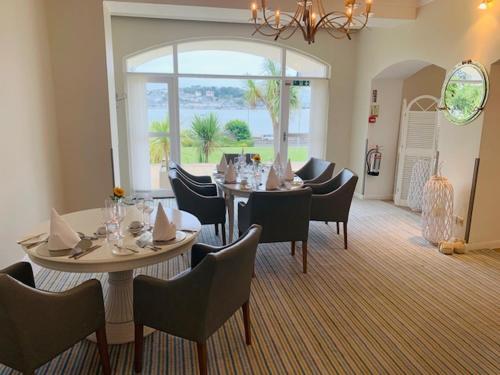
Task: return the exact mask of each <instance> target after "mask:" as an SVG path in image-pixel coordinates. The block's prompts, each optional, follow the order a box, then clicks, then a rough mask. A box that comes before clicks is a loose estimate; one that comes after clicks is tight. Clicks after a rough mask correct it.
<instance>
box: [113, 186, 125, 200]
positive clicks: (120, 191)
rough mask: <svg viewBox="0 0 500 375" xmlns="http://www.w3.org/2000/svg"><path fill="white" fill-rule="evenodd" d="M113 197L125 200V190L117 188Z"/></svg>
mask: <svg viewBox="0 0 500 375" xmlns="http://www.w3.org/2000/svg"><path fill="white" fill-rule="evenodd" d="M113 195H114V196H115V197H117V198H123V197H124V196H125V190H124V189H122V188H121V187H119V186H117V187H115V188H114V189H113Z"/></svg>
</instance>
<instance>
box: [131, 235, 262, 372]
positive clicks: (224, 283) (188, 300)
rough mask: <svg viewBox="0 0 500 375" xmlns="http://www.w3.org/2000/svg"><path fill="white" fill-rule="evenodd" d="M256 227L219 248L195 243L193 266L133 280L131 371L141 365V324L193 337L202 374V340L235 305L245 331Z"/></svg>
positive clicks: (248, 338)
mask: <svg viewBox="0 0 500 375" xmlns="http://www.w3.org/2000/svg"><path fill="white" fill-rule="evenodd" d="M260 233H261V228H260V227H258V226H253V227H251V228H250V229H249V231H248V232H247V233H246V234H245V235H244V236H243V237H242V238H240V239H239V240H238V241H236V242H235V243H233V244H231V245H229V246H226V247H223V248H220V249H218V248H214V247H211V246H207V245H203V244H196V245H194V246H193V249H192V254H195V255H194V256H193V257H194V258H195V259H196V261H195V262H194V263H193V264H191V266H192V268H191V269H190V270H188V271H185V272H183V273H182V274H180V275H178V276H177V277H175V278H174V279H171V280H168V281H166V280H159V279H156V278H152V277H149V276H142V275H141V276H137V277H136V278H135V280H134V321H135V371H136V372H140V371H141V370H142V352H143V339H144V333H143V332H144V326H148V327H152V328H155V329H157V330H160V331H163V332H166V333H168V334H171V335H174V336H178V337H182V338H184V339H187V340H191V341H194V342H196V344H197V349H198V363H199V369H200V373H201V374H206V373H207V344H206V342H207V339H208V338H209V337H210V336H212V334H213V333H214V332H215V331H217V330H218V329H219V328H220V327H221V326H222V325H223V324H224V323H225V322H226V321H227V320H228V319H229V318H230V317H231V316H232V315H233V314H234V313H235V312H236V311H237V310H238V309H239V308H242V310H243V319H244V325H245V339H246V343H247V345H250V344H251V335H250V286H251V281H252V273H253V268H254V263H255V253H256V251H257V246H258V244H259V237H260Z"/></svg>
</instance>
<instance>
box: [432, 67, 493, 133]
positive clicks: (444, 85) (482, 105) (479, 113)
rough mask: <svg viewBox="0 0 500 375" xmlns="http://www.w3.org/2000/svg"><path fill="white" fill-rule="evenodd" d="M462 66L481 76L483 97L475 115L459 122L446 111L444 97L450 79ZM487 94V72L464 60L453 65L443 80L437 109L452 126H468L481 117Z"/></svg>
mask: <svg viewBox="0 0 500 375" xmlns="http://www.w3.org/2000/svg"><path fill="white" fill-rule="evenodd" d="M464 66H472V67H474V68H475V69H476V70H477V71H478V72H479V74H481V76H482V77H483V80H484V97H483V100H482V102H481V104H480V105H479V107H477V108H476V113H475V114H474V115H473V116H472V117H470V118H468V119H467V120H463V121H459V120H457V119H456V118H455V117H453V116H452V115H451V114H450V111H449V110H448V107H447V106H446V103H445V97H446V89H447V88H448V85H449V84H450V81H451V78H452V77H453V76H454V75H455V73H456V72H457V71H459V70H460V69H461V68H463V67H464ZM489 94H490V80H489V76H488V72H487V71H486V69H485V67H484V66H483V65H482V64H481V63H479V62H477V61H472V60H465V61H462V62H461V63H460V64H457V65H455V66H454V67H453V69H452V70H450V71H449V72H448V74H447V75H446V79H445V80H444V83H443V87H442V89H441V106H440V107H439V110H441V111H443V112H444V115H445V117H446V119H447V120H448V121H449V122H450V123H452V124H454V125H459V126H464V125H467V124H470V123H471V122H472V121H474V120H475V119H477V118H478V117H479V116H480V115H481V113H483V111H484V108H485V107H486V103H487V102H488V97H489Z"/></svg>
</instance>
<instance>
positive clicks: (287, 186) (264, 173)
mask: <svg viewBox="0 0 500 375" xmlns="http://www.w3.org/2000/svg"><path fill="white" fill-rule="evenodd" d="M269 169H270V168H269V166H263V167H261V168H260V169H259V171H258V173H257V174H258V176H255V173H253V172H249V169H248V168H247V169H243V171H241V170H240V171H239V172H237V174H236V176H237V177H236V181H235V182H233V183H226V181H225V177H224V174H223V173H218V172H217V171H215V172H214V173H213V174H212V180H213V181H214V182H215V184H216V186H217V190H218V192H219V195H220V196H223V197H224V199H225V201H226V207H227V215H228V225H229V236H228V240H229V242H232V241H233V238H234V221H235V212H234V202H235V199H236V198H248V197H249V196H250V194H251V193H252V192H259V191H274V192H283V191H290V190H295V189H301V188H302V187H303V186H304V181H302V179H301V178H300V177H299V176H297V175H295V176H294V178H293V180H291V181H285V180H283V179H280V184H279V186H278V187H277V188H276V189H272V190H267V189H266V183H267V177H268V175H269ZM245 180H246V183H242V182H245Z"/></svg>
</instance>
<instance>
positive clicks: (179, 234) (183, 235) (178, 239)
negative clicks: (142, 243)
mask: <svg viewBox="0 0 500 375" xmlns="http://www.w3.org/2000/svg"><path fill="white" fill-rule="evenodd" d="M186 237H187V234H186V232H181V231H180V230H178V231H177V232H175V238H173V239H171V240H169V241H161V242H159V241H153V245H154V246H168V245H173V244H174V243H177V242H181V241H183V240H184V239H185V238H186Z"/></svg>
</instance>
